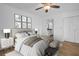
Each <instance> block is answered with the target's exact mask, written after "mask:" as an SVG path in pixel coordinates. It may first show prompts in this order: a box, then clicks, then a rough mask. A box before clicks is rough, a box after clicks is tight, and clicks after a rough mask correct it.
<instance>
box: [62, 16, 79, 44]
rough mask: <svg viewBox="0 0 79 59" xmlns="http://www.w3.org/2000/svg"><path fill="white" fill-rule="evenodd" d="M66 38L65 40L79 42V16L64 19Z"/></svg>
mask: <svg viewBox="0 0 79 59" xmlns="http://www.w3.org/2000/svg"><path fill="white" fill-rule="evenodd" d="M64 39H65V41H70V42H78V43H79V16H72V17H67V18H65V19H64Z"/></svg>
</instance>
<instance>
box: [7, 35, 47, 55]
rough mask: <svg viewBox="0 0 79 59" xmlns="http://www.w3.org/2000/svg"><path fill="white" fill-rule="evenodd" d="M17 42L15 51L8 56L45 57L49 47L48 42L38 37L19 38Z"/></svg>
mask: <svg viewBox="0 0 79 59" xmlns="http://www.w3.org/2000/svg"><path fill="white" fill-rule="evenodd" d="M23 35H24V34H23ZM16 42H17V43H16V44H15V50H14V51H12V52H10V53H7V54H5V55H6V56H43V55H44V51H45V49H46V48H47V47H48V42H47V41H46V40H43V39H42V38H40V37H39V38H38V37H37V36H36V35H30V36H27V35H25V37H24V36H22V37H20V36H19V37H18V38H16Z"/></svg>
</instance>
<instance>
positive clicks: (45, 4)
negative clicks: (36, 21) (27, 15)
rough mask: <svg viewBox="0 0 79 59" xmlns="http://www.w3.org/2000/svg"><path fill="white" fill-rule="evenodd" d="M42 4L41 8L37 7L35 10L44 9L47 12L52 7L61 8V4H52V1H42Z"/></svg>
mask: <svg viewBox="0 0 79 59" xmlns="http://www.w3.org/2000/svg"><path fill="white" fill-rule="evenodd" d="M41 4H42V5H43V6H42V7H39V8H36V9H35V10H39V9H44V10H45V12H46V13H47V12H48V10H49V9H50V8H60V6H59V5H56V4H52V3H41Z"/></svg>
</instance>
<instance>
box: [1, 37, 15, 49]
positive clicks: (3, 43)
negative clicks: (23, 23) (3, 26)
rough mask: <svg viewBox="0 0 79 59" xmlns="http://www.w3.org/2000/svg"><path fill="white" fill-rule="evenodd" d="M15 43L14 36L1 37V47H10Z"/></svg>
mask: <svg viewBox="0 0 79 59" xmlns="http://www.w3.org/2000/svg"><path fill="white" fill-rule="evenodd" d="M13 45H14V39H13V38H11V37H10V38H1V49H5V48H9V47H12V46H13Z"/></svg>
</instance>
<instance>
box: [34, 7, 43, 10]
mask: <svg viewBox="0 0 79 59" xmlns="http://www.w3.org/2000/svg"><path fill="white" fill-rule="evenodd" d="M41 8H43V7H39V8H37V9H35V10H39V9H41Z"/></svg>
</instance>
